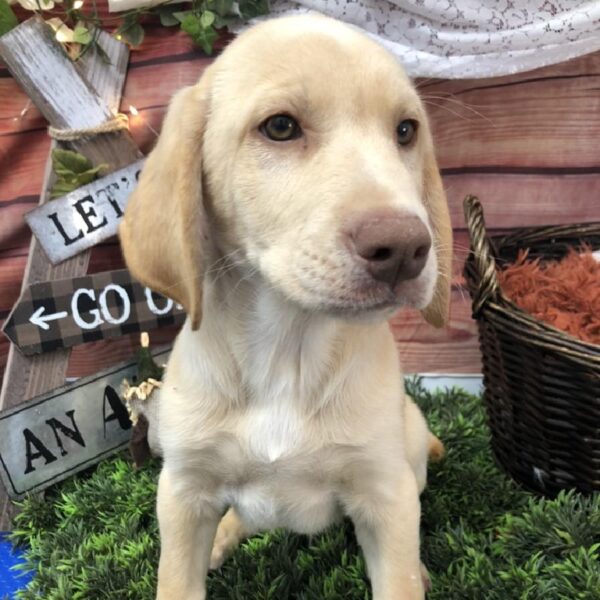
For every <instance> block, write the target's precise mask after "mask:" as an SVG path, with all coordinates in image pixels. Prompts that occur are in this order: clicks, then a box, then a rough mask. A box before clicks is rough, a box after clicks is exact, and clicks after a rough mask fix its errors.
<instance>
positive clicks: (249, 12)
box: [239, 0, 269, 19]
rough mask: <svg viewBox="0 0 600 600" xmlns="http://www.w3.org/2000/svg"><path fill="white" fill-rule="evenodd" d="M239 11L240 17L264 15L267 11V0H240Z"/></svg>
mask: <svg viewBox="0 0 600 600" xmlns="http://www.w3.org/2000/svg"><path fill="white" fill-rule="evenodd" d="M239 11H240V17H242V19H253V18H254V17H260V16H261V15H266V14H267V13H268V12H269V0H245V1H242V0H240V2H239Z"/></svg>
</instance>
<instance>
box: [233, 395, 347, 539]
mask: <svg viewBox="0 0 600 600" xmlns="http://www.w3.org/2000/svg"><path fill="white" fill-rule="evenodd" d="M235 437H236V438H237V441H238V444H239V445H240V447H241V449H242V453H241V456H240V459H241V460H240V463H239V464H237V465H236V468H235V471H236V477H234V478H232V479H231V480H230V481H228V482H227V483H226V484H225V485H224V486H223V490H222V495H223V499H224V500H225V502H226V503H227V504H230V505H232V506H235V508H236V510H237V512H238V514H239V515H240V517H241V518H242V520H243V521H244V522H245V523H246V525H247V527H248V528H249V529H251V530H261V529H272V528H275V527H287V528H289V529H292V530H295V531H298V532H302V533H315V532H317V531H320V530H322V529H324V528H325V527H327V525H329V524H330V523H331V521H332V520H333V519H334V518H335V517H336V515H337V513H338V506H337V484H336V475H337V474H336V473H333V472H331V471H330V469H328V467H327V465H326V464H325V463H324V461H323V454H324V453H327V452H330V450H328V449H327V448H325V447H323V446H322V445H321V444H319V443H318V441H317V440H316V439H315V437H317V438H318V433H317V432H315V431H314V430H313V428H312V427H311V426H310V425H309V424H308V423H306V421H305V420H304V419H303V418H302V416H301V415H299V414H298V413H296V412H295V411H293V410H283V409H280V410H278V409H274V407H273V406H270V407H269V408H268V409H265V410H261V409H255V410H253V411H251V412H249V413H248V414H247V415H245V416H244V417H243V418H242V419H241V420H240V423H239V426H238V427H237V428H236V433H235Z"/></svg>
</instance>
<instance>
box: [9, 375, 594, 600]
mask: <svg viewBox="0 0 600 600" xmlns="http://www.w3.org/2000/svg"><path fill="white" fill-rule="evenodd" d="M409 388H410V391H411V393H412V394H413V395H414V397H415V399H416V400H417V402H418V403H419V404H420V406H421V407H423V408H424V410H425V413H426V415H427V418H428V420H429V422H430V425H431V427H432V429H433V430H434V431H435V432H436V433H437V434H438V435H439V436H440V437H441V438H442V439H443V441H444V443H445V444H446V449H447V456H446V458H445V460H444V461H443V462H442V463H440V464H438V465H432V467H431V469H430V475H429V485H428V488H427V490H426V491H425V493H424V495H423V536H422V540H423V542H422V547H423V559H424V562H425V563H426V565H427V566H428V568H429V570H430V573H431V576H432V580H433V590H432V592H431V593H430V594H429V596H428V598H430V599H431V600H538V599H539V600H542V599H543V600H559V599H560V600H600V497H599V496H598V495H595V496H588V497H584V496H581V495H578V494H575V493H567V494H561V495H560V496H559V497H558V498H556V499H554V500H545V499H543V498H539V497H536V496H534V495H532V494H530V493H528V492H526V491H523V490H521V489H520V488H519V487H518V486H517V485H515V484H514V483H512V482H511V481H510V480H509V479H508V478H507V477H506V476H505V475H504V474H503V473H502V472H501V471H500V470H499V469H498V468H497V466H496V465H495V463H494V461H493V458H492V456H491V453H490V450H489V439H488V431H487V428H486V425H485V419H484V414H483V410H482V407H481V400H480V399H479V398H476V397H473V396H469V395H467V394H465V393H464V392H462V391H460V390H451V391H447V392H445V393H440V394H434V395H431V394H429V393H427V392H425V391H424V390H423V389H421V388H420V387H419V385H418V383H412V384H410V385H409ZM158 470H159V464H158V463H157V462H155V463H153V464H152V465H150V466H149V467H146V468H144V469H143V470H141V471H135V470H134V469H133V468H132V466H131V464H130V462H129V461H128V460H127V459H126V458H124V457H118V458H114V459H112V460H108V461H105V462H104V463H102V464H101V465H99V466H98V468H97V469H96V470H95V471H94V472H92V473H91V474H90V473H88V474H86V475H85V476H79V477H76V478H73V479H71V480H69V481H67V482H66V483H64V484H62V485H61V486H59V487H56V488H54V489H53V490H51V491H50V492H49V493H48V494H47V496H46V500H45V501H39V500H36V499H34V498H30V499H27V500H26V501H25V502H24V503H23V512H22V513H21V514H20V516H19V517H18V518H17V523H16V530H15V532H14V534H13V538H14V540H15V541H17V542H20V543H23V544H27V545H29V547H30V550H29V551H28V553H27V558H28V564H29V566H30V567H32V568H34V569H35V571H36V574H35V577H34V579H33V581H32V582H31V584H30V585H29V587H28V589H27V590H26V591H23V592H21V593H20V594H19V595H18V598H20V599H26V600H33V599H35V600H39V599H40V598H41V599H43V600H82V599H85V600H96V599H111V600H125V599H139V600H142V599H143V600H151V599H152V598H154V595H153V594H154V586H155V577H156V565H157V560H158V533H157V526H156V520H155V516H154V499H155V492H156V480H157V474H158ZM368 598H370V592H369V584H368V580H367V579H366V577H365V570H364V563H363V559H362V557H361V555H360V553H359V551H358V548H357V544H356V541H355V538H354V534H353V531H352V526H351V524H349V523H347V522H345V523H343V524H341V525H338V526H335V527H333V528H331V529H330V530H328V531H327V532H325V533H324V534H322V535H320V536H315V537H312V538H308V537H306V536H299V535H294V534H291V533H287V532H282V531H277V532H273V533H266V534H263V535H260V536H257V537H254V538H252V539H250V540H248V541H246V542H245V543H243V544H242V546H241V547H240V548H239V549H238V551H237V552H236V553H235V554H234V555H233V557H231V558H230V559H229V560H227V561H226V562H225V564H224V566H223V567H222V568H221V569H220V570H219V571H218V572H216V573H213V574H211V576H210V579H209V599H210V600H267V599H269V600H286V599H298V600H320V599H324V600H337V599H348V600H366V599H368ZM173 600H179V599H173ZM399 600H400V599H399Z"/></svg>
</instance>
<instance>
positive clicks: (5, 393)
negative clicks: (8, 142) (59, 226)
mask: <svg viewBox="0 0 600 600" xmlns="http://www.w3.org/2000/svg"><path fill="white" fill-rule="evenodd" d="M17 30H19V31H17ZM14 32H16V33H14ZM13 34H14V35H15V36H16V37H13ZM26 34H27V35H26ZM25 38H29V39H30V41H31V42H32V44H33V48H34V49H35V50H34V51H35V52H36V53H39V55H41V56H43V57H44V60H42V61H40V62H38V61H37V57H36V59H35V60H33V61H32V62H28V60H27V58H28V57H30V54H31V52H32V50H31V48H29V49H27V48H25V46H27V42H26V39H25ZM11 41H13V42H14V44H12V45H11ZM100 41H101V43H102V45H103V48H104V50H105V52H106V54H107V55H108V57H109V62H106V61H104V60H102V58H101V57H100V56H99V55H97V54H94V55H92V56H90V57H89V58H87V59H86V60H85V61H84V62H83V63H82V64H81V65H80V66H78V69H81V73H83V75H84V76H85V78H86V81H87V82H88V84H89V85H84V86H81V85H78V84H77V83H76V84H75V86H76V87H77V89H79V90H80V91H81V93H82V98H80V100H82V101H83V103H82V104H80V107H81V108H82V109H83V110H84V111H85V100H86V99H88V98H89V97H95V91H97V92H99V93H100V94H104V92H106V98H107V102H105V103H104V108H103V113H102V115H100V114H97V115H96V118H97V119H101V118H102V119H103V118H104V114H108V115H110V114H111V113H112V112H114V111H115V109H116V108H117V105H118V103H119V101H120V96H121V90H122V87H123V83H124V81H125V72H126V68H127V60H128V56H129V52H128V50H127V47H126V46H125V45H124V44H122V43H120V42H118V41H117V40H115V39H114V38H112V37H111V36H110V35H108V34H106V33H104V32H102V33H101V35H100ZM56 45H57V42H56V41H55V40H54V38H53V37H51V36H49V34H48V26H46V25H45V24H44V23H43V22H40V19H38V18H33V19H30V20H29V21H28V22H27V23H26V24H22V25H21V26H19V27H18V28H16V29H14V30H12V31H11V32H10V33H9V34H5V35H4V36H3V37H2V39H1V40H0V52H1V53H2V56H3V59H4V61H5V62H6V63H7V64H10V65H11V69H14V71H15V73H21V74H22V75H23V77H24V80H25V81H26V82H27V81H30V83H33V80H34V79H35V78H34V77H33V75H31V76H29V75H28V73H29V69H31V70H32V72H34V73H38V71H37V69H38V67H39V65H40V64H43V65H45V66H48V63H47V61H48V60H49V57H54V58H55V59H56V60H57V61H58V62H61V63H64V62H65V57H64V56H63V55H60V54H57V50H56ZM44 47H46V48H45V49H44ZM21 52H22V54H21ZM60 52H62V50H60ZM66 60H67V61H68V59H66ZM50 64H52V63H50ZM64 69H65V73H64V75H65V76H66V77H67V79H65V80H63V81H61V85H62V86H63V87H64V88H65V89H68V86H69V82H70V79H74V80H75V81H81V74H80V72H79V71H76V70H73V69H72V68H71V67H69V65H66V66H64ZM51 72H53V71H52V69H51V68H50V69H47V70H46V72H45V73H44V72H42V73H38V74H37V76H36V77H37V78H38V79H37V82H38V83H40V85H41V87H40V88H36V89H37V93H38V96H37V101H38V102H39V104H40V105H39V106H38V108H39V109H40V110H41V111H42V112H43V113H44V114H45V116H46V117H47V118H48V120H49V121H50V123H51V124H53V125H55V126H58V127H72V126H78V125H77V123H80V121H76V120H74V119H75V117H74V116H73V115H67V116H66V117H62V120H60V119H58V120H56V114H55V112H56V110H57V109H58V110H59V109H60V106H58V107H55V109H49V108H48V107H47V106H46V105H45V104H44V97H43V93H42V92H44V91H46V93H47V94H50V93H51V90H52V89H53V88H54V87H55V86H56V81H55V80H52V79H49V78H48V77H47V75H48V73H51ZM10 81H13V80H10ZM15 85H16V84H15ZM109 102H110V103H111V104H108V103H109ZM59 112H60V110H59ZM96 124H97V122H91V123H90V125H91V126H94V125H96ZM84 126H86V125H85V124H84ZM44 135H45V136H46V134H45V130H44ZM47 147H48V146H46V152H47ZM76 147H77V149H78V150H79V151H81V152H83V153H84V154H85V155H86V156H87V157H88V158H90V160H92V162H94V163H95V164H98V163H99V162H102V158H103V157H104V158H105V159H106V160H105V162H106V163H108V164H109V165H112V166H113V167H112V168H118V167H121V166H125V165H127V164H129V163H131V162H133V161H135V160H136V159H138V158H140V153H139V151H138V150H137V149H136V147H135V144H134V143H133V141H132V140H131V138H130V137H129V135H128V134H125V133H123V132H119V133H115V134H110V135H109V136H103V139H102V140H101V142H99V143H97V140H96V139H84V140H81V142H79V143H78V144H77V146H76ZM5 158H6V156H5V155H4V154H2V160H3V161H4V160H5ZM11 159H12V156H11ZM44 161H45V164H46V167H45V171H44V176H43V181H42V192H41V194H40V195H39V200H40V203H44V202H46V201H47V200H48V198H49V194H48V190H49V187H50V185H51V183H52V176H51V169H50V162H49V161H48V159H47V155H44V157H43V159H41V160H40V163H39V164H43V162H44ZM11 164H14V163H13V162H12V160H11ZM34 193H35V194H39V188H37V189H36V191H35V192H34ZM1 220H2V219H0V221H1ZM24 262H25V269H24V273H23V274H22V276H21V281H22V285H23V287H26V286H27V285H29V284H32V283H35V282H40V281H48V280H51V279H56V278H61V277H62V278H66V277H71V276H76V275H83V274H85V273H86V271H87V267H88V263H89V252H86V253H82V254H80V255H78V256H76V257H74V258H72V259H70V260H67V261H64V262H63V263H62V264H61V265H59V266H58V267H53V266H52V265H51V264H50V262H49V261H48V259H47V257H46V256H45V254H44V252H43V251H42V249H41V247H40V246H39V244H37V242H36V240H35V238H32V239H31V242H30V245H29V252H28V253H27V256H26V260H25V261H24ZM0 266H1V265H0ZM0 270H1V268H0ZM19 287H20V286H19V285H18V284H17V285H15V286H14V289H15V290H16V289H18V288H19ZM68 362H69V351H68V350H60V351H56V352H53V353H51V354H46V355H40V356H36V357H31V358H26V357H24V356H23V355H22V354H20V353H19V352H18V351H17V350H16V349H15V348H14V347H12V348H10V350H9V351H8V356H7V360H6V363H5V368H4V373H3V375H4V376H3V380H2V389H1V391H0V410H3V409H5V408H8V407H10V406H15V405H17V404H20V403H21V402H23V401H24V400H27V399H29V398H32V397H33V396H36V395H38V394H41V393H44V392H46V391H48V390H52V389H55V388H57V387H59V386H60V385H62V384H63V383H64V380H65V375H66V371H67V368H68ZM12 511H13V508H12V505H11V504H10V502H9V501H8V498H7V496H6V494H5V493H4V491H2V490H0V529H4V528H6V527H7V526H8V523H9V520H10V514H11V513H12Z"/></svg>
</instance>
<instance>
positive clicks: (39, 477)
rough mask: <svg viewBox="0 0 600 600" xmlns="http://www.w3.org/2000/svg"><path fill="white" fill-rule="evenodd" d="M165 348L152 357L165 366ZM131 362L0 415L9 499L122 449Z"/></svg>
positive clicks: (127, 430)
mask: <svg viewBox="0 0 600 600" xmlns="http://www.w3.org/2000/svg"><path fill="white" fill-rule="evenodd" d="M168 355H169V351H168V350H164V351H161V352H158V353H156V354H154V358H155V360H157V361H158V362H159V363H164V362H165V361H166V360H167V358H168ZM136 373H137V365H136V363H135V362H131V361H129V362H128V363H125V364H120V365H116V366H114V367H111V368H109V369H107V370H105V371H100V372H98V373H96V374H95V375H91V376H89V377H83V378H81V379H80V380H79V381H77V382H76V383H74V384H71V385H67V386H64V387H61V388H59V389H56V390H53V391H52V392H49V393H47V394H44V395H42V396H39V397H37V398H33V399H32V400H30V401H28V402H25V403H23V404H20V405H19V406H15V407H14V408H12V409H10V410H8V411H5V412H2V413H0V479H2V482H3V483H4V486H5V489H6V490H8V493H9V494H10V496H11V498H21V497H22V496H23V495H24V494H25V493H28V492H37V491H40V490H43V489H45V488H47V487H48V486H49V485H52V484H54V483H57V482H58V481H61V480H62V479H65V478H66V477H69V476H70V475H73V474H74V473H77V472H78V471H81V470H82V469H85V468H87V467H89V466H91V465H93V464H95V463H96V462H98V461H99V460H101V459H102V458H104V457H106V456H109V455H110V454H112V453H114V452H116V451H117V450H120V449H122V448H124V447H125V446H126V445H127V443H128V442H129V439H130V436H131V421H130V420H129V415H128V413H127V409H126V407H125V406H124V404H123V402H122V401H121V399H120V390H121V384H122V383H123V381H124V380H125V379H127V380H128V381H129V382H131V381H132V380H133V378H134V377H135V375H136Z"/></svg>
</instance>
